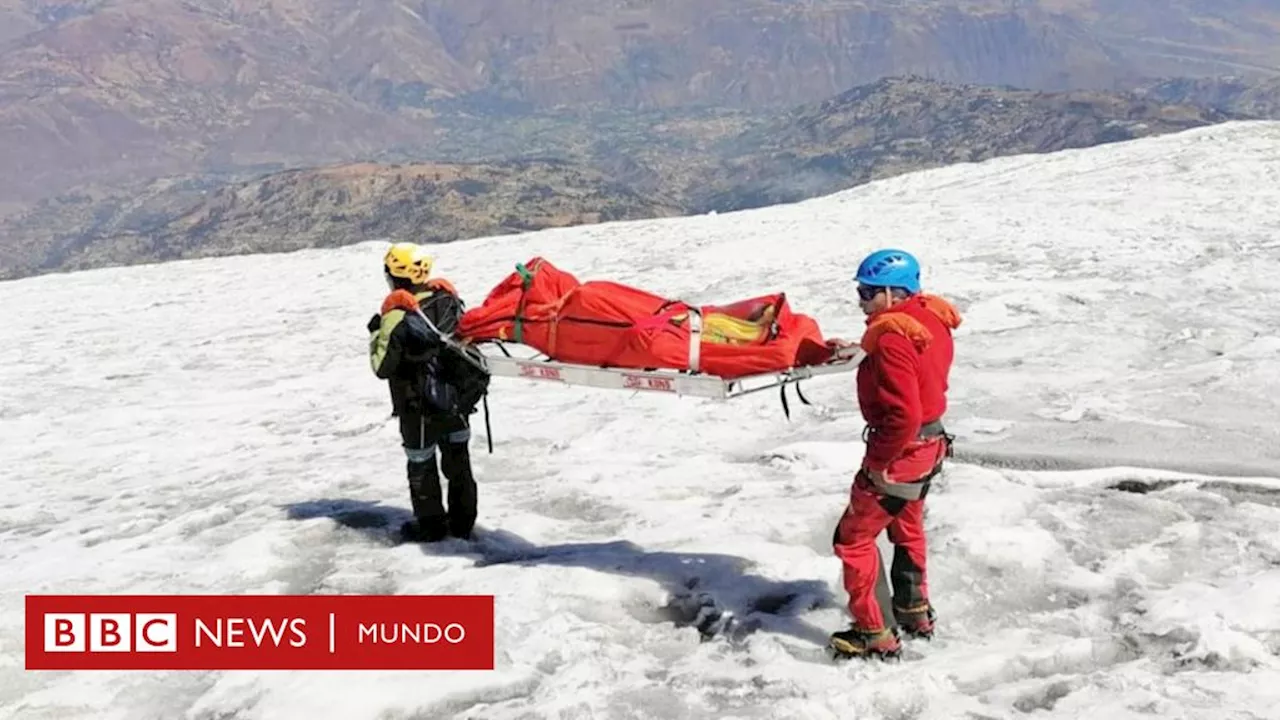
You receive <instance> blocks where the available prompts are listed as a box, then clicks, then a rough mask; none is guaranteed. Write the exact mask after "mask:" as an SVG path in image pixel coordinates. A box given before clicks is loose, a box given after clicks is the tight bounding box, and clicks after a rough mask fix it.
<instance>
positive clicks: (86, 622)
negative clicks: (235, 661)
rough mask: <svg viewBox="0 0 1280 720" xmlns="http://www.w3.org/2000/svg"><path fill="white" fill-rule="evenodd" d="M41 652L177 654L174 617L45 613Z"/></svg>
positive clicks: (176, 617)
mask: <svg viewBox="0 0 1280 720" xmlns="http://www.w3.org/2000/svg"><path fill="white" fill-rule="evenodd" d="M44 651H45V652H47V653H58V652H64V653H65V652H73V653H82V652H126V653H127V652H168V653H173V652H178V615H177V613H137V614H132V615H131V614H129V613H48V614H46V615H45V616H44Z"/></svg>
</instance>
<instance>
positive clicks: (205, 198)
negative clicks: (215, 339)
mask: <svg viewBox="0 0 1280 720" xmlns="http://www.w3.org/2000/svg"><path fill="white" fill-rule="evenodd" d="M1229 117H1232V116H1231V115H1229V114H1224V113H1220V112H1216V111H1213V110H1202V109H1197V108H1194V107H1189V106H1179V105H1165V104H1160V103H1157V102H1154V101H1152V100H1149V99H1145V98H1143V97H1140V96H1137V95H1133V94H1124V93H1104V92H1086V91H1081V92H1071V93H1042V92H1033V91H1024V90H1009V89H1002V88H990V87H980V86H967V85H952V84H947V83H940V82H936V81H931V80H925V79H922V78H892V79H886V80H881V81H879V82H876V83H872V84H870V85H867V86H862V87H858V88H855V89H853V90H850V91H848V92H846V93H843V94H841V95H839V96H837V97H834V98H831V99H829V100H827V101H824V102H821V103H814V104H809V105H804V106H800V107H798V108H795V109H793V110H790V111H786V112H778V113H756V114H740V113H728V112H721V113H706V114H692V115H672V114H645V115H636V116H628V115H615V116H613V117H612V119H611V120H609V121H608V122H606V121H605V120H604V119H602V118H600V117H599V116H592V118H588V119H585V120H584V119H581V118H579V119H578V120H577V121H576V122H579V123H581V124H576V125H575V124H574V122H575V121H574V119H573V116H538V117H533V118H519V119H515V120H512V121H510V123H508V124H507V125H505V126H502V127H501V128H500V129H494V128H493V127H491V128H489V129H487V130H485V131H484V134H483V137H477V136H473V135H468V134H466V133H465V132H461V130H459V135H458V136H457V137H455V138H454V139H453V140H452V141H451V142H453V143H455V144H456V145H457V146H458V148H459V155H465V154H466V153H464V152H462V148H466V147H470V148H472V150H471V152H472V154H471V155H470V156H468V157H465V158H464V159H466V160H468V161H471V162H472V163H475V164H414V165H405V166H395V165H385V164H372V163H365V164H357V165H340V166H336V167H328V168H321V169H316V170H307V171H288V172H283V173H276V174H270V175H267V176H266V177H261V178H256V179H253V180H250V181H236V182H225V183H223V184H217V183H213V182H210V181H209V180H208V179H207V178H205V179H196V180H185V181H173V180H168V181H164V182H157V183H151V184H148V185H146V186H142V187H139V188H137V189H130V190H129V191H128V192H125V193H119V194H114V195H106V196H101V197H94V196H90V195H76V196H70V197H69V198H66V199H65V200H64V201H57V202H53V201H50V202H45V203H43V204H42V205H41V206H39V208H38V209H37V210H36V211H33V212H30V213H27V214H25V215H22V216H19V217H18V218H17V219H14V220H11V221H10V222H8V223H0V237H5V238H7V240H6V242H5V243H4V245H3V246H0V277H4V276H6V275H7V276H10V277H14V276H19V275H24V274H30V273H32V272H43V271H48V270H53V269H71V268H82V267H92V266H95V265H101V264H118V263H128V262H138V261H156V260H165V259H172V258H179V257H194V256H200V255H211V254H225V253H244V252H261V251H284V250H292V249H297V248H303V247H324V246H332V245H337V244H343V243H350V242H359V241H362V240H369V239H379V238H385V237H400V238H404V237H412V238H419V239H425V240H429V241H437V242H438V241H448V240H453V239H460V238H466V237H474V236H478V235H490V234H499V233H503V232H510V231H517V230H526V229H537V228H542V227H552V226H557V225H565V224H571V223H572V224H576V223H580V222H596V221H599V220H611V219H632V218H638V217H651V216H663V215H673V214H678V213H692V212H705V211H708V210H722V211H723V210H733V209H739V208H746V207H755V206H759V205H764V204H770V203H774V202H786V201H793V200H799V199H803V198H806V197H813V196H815V195H821V194H826V193H830V192H835V191H837V190H841V189H844V188H848V187H852V186H854V185H857V184H860V183H863V182H867V181H869V180H873V179H877V178H881V177H888V176H890V175H894V174H898V173H902V172H908V171H911V170H917V169H923V168H928V167H936V166H939V165H943V164H948V163H953V162H971V161H978V160H982V159H986V158H990V157H996V156H999V155H1008V154H1013V153H1031V152H1049V151H1054V150H1060V149H1063V148H1070V147H1087V146H1091V145H1097V144H1101V143H1107V142H1115V141H1120V140H1127V139H1131V138H1136V137H1143V136H1147V135H1156V134H1162V133H1168V132H1174V131H1177V130H1182V129H1187V128H1191V127H1196V126H1198V125H1205V124H1209V123H1213V122H1219V121H1221V120H1224V119H1228V118H1229ZM592 128H594V130H593V129H592ZM593 132H594V133H596V134H592V133H593ZM485 138H487V139H488V141H487V142H486V141H485ZM473 139H474V140H475V141H476V142H475V143H472V142H471V140H473ZM522 151H523V152H524V153H525V154H528V155H532V156H542V157H544V159H537V158H536V157H527V158H524V159H510V158H509V159H507V160H494V159H492V158H486V157H485V155H486V154H487V153H494V154H498V155H504V154H505V155H508V156H519V155H520V154H521V152H522ZM545 156H558V157H559V158H560V159H558V160H554V161H553V160H548V159H545Z"/></svg>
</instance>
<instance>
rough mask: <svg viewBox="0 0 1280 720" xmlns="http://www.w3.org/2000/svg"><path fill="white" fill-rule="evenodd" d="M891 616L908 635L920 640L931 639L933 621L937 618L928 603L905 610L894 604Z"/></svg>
mask: <svg viewBox="0 0 1280 720" xmlns="http://www.w3.org/2000/svg"><path fill="white" fill-rule="evenodd" d="M893 616H894V618H896V619H897V621H898V627H899V628H901V629H902V632H904V633H906V634H907V635H908V636H909V637H913V638H919V639H921V640H932V639H933V623H934V621H935V620H937V619H938V615H937V613H935V612H934V611H933V606H931V605H930V604H929V603H925V604H924V605H917V606H916V607H912V608H909V609H906V610H903V609H902V608H900V607H898V606H897V605H894V606H893Z"/></svg>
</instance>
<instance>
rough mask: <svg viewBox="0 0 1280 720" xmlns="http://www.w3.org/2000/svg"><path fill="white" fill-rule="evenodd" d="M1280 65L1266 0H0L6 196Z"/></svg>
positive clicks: (25, 198)
mask: <svg viewBox="0 0 1280 720" xmlns="http://www.w3.org/2000/svg"><path fill="white" fill-rule="evenodd" d="M1277 68H1280V0H1025V1H1020V2H1017V3H1010V2H1008V1H1007V0H920V1H918V2H911V3H901V2H893V1H890V0H857V1H854V0H699V2H697V3H692V2H688V0H255V1H253V2H248V1H247V0H201V1H200V2H190V3H186V2H184V3H179V2H173V1H172V0H0V168H3V171H0V205H3V204H6V203H8V204H12V203H16V202H22V203H28V202H32V201H35V200H38V199H41V198H45V197H49V196H51V195H54V194H58V193H63V192H66V191H68V190H69V189H71V188H73V187H78V186H83V185H85V184H86V183H93V182H100V183H110V184H118V183H121V182H127V181H146V180H150V179H154V178H155V177H158V176H161V175H172V174H199V173H209V172H224V171H231V170H237V171H239V170H265V169H272V168H275V169H282V168H284V167H289V166H297V165H300V164H302V165H310V164H321V163H334V162H346V161H351V160H370V159H388V158H390V157H393V156H395V154H397V153H398V154H399V155H400V156H405V157H416V158H421V157H428V156H434V151H435V149H436V147H437V145H438V143H439V142H440V140H441V133H442V132H443V131H442V129H441V123H442V118H445V117H458V116H459V114H462V115H466V116H471V117H479V118H492V117H494V116H495V115H500V114H503V113H508V114H510V113H524V112H525V111H526V110H528V109H539V110H550V109H553V108H557V107H565V106H585V105H590V106H603V107H612V108H630V109H662V108H665V109H671V108H684V107H688V106H690V105H701V106H726V107H739V108H750V109H758V108H761V107H781V106H790V105H794V104H797V103H807V102H816V101H820V100H821V99H822V98H825V97H828V96H830V95H833V94H835V93H839V92H842V91H844V90H845V89H847V88H849V87H852V86H855V85H858V84H862V83H867V82H872V81H874V80H876V79H879V78H881V77H883V76H888V75H900V74H910V73H914V74H921V75H927V76H930V77H933V78H936V79H940V80H947V81H955V82H966V83H982V84H1009V85H1016V86H1021V87H1029V88H1033V89H1069V88H1081V87H1112V86H1116V85H1117V84H1119V83H1125V82H1129V81H1131V80H1132V79H1134V78H1139V77H1145V76H1164V75H1202V74H1209V73H1212V74H1222V73H1224V72H1231V73H1237V74H1241V73H1262V74H1268V73H1269V74H1275V73H1276V72H1277Z"/></svg>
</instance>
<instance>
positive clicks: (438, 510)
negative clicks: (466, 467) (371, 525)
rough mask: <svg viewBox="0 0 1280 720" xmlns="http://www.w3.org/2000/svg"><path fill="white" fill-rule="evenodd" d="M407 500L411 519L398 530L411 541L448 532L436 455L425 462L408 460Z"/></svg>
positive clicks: (434, 538) (433, 538)
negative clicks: (411, 510) (411, 512)
mask: <svg viewBox="0 0 1280 720" xmlns="http://www.w3.org/2000/svg"><path fill="white" fill-rule="evenodd" d="M408 475H409V502H410V503H412V505H413V519H412V520H410V521H409V522H406V523H405V524H403V525H401V526H400V534H401V535H402V536H403V537H404V539H406V540H409V541H412V542H436V541H438V540H443V539H444V538H445V537H446V536H447V535H448V534H449V528H448V524H447V523H446V519H445V512H444V506H443V504H442V503H441V497H440V475H439V471H438V470H437V469H436V462H435V458H434V457H433V458H431V460H430V461H428V462H410V463H409V464H408Z"/></svg>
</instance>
